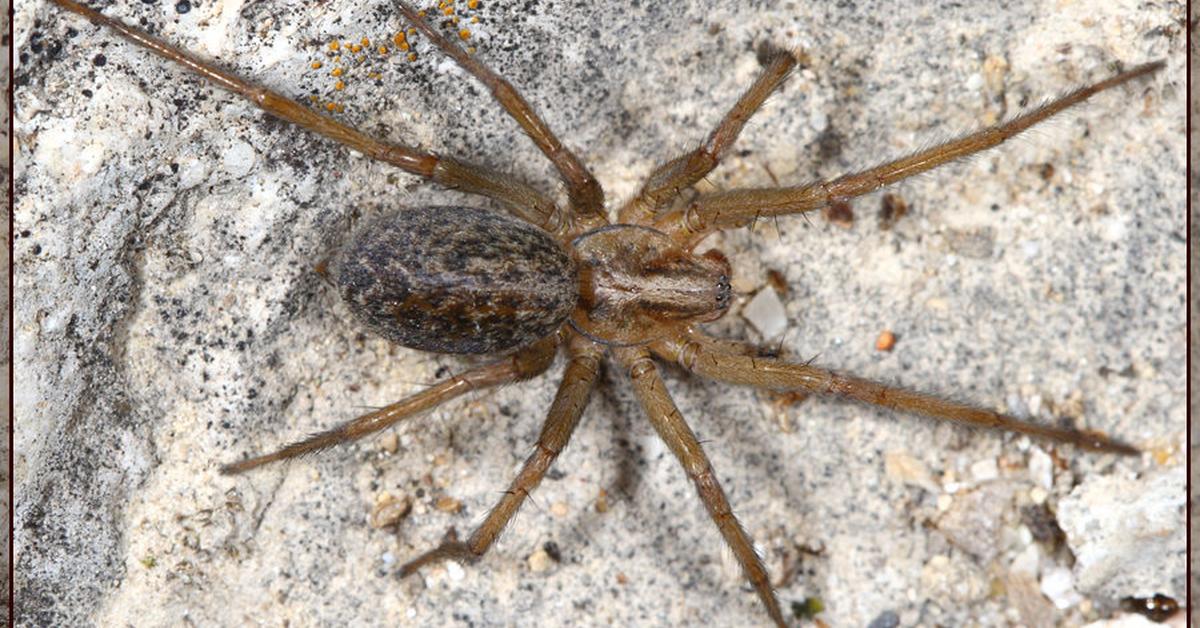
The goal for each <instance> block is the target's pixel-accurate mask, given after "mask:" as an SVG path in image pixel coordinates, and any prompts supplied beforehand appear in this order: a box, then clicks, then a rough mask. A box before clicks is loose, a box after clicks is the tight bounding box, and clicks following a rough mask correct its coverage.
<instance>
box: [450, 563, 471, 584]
mask: <svg viewBox="0 0 1200 628" xmlns="http://www.w3.org/2000/svg"><path fill="white" fill-rule="evenodd" d="M466 575H467V572H466V571H464V570H463V568H462V565H460V564H458V563H456V562H454V561H450V562H448V563H446V576H447V577H449V578H450V581H451V582H462V579H463V578H465V577H466Z"/></svg>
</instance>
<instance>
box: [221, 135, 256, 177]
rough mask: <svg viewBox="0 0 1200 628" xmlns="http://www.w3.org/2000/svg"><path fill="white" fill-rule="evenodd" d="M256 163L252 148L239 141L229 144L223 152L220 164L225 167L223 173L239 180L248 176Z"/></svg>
mask: <svg viewBox="0 0 1200 628" xmlns="http://www.w3.org/2000/svg"><path fill="white" fill-rule="evenodd" d="M257 161H258V153H256V152H254V147H253V146H251V145H249V144H247V143H246V142H243V141H241V140H233V141H232V142H230V143H229V146H228V147H226V149H225V152H224V153H223V154H222V155H221V162H222V164H223V165H224V166H225V172H228V173H229V175H230V176H232V177H234V178H235V179H240V178H242V177H244V176H246V175H248V174H250V171H251V170H252V169H253V168H254V164H255V162H257Z"/></svg>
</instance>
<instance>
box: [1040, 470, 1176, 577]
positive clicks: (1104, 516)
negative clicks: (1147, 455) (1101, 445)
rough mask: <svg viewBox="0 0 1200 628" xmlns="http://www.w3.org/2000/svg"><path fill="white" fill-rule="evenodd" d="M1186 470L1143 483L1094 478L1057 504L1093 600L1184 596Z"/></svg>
mask: <svg viewBox="0 0 1200 628" xmlns="http://www.w3.org/2000/svg"><path fill="white" fill-rule="evenodd" d="M1186 501H1187V491H1186V490H1185V488H1184V467H1183V466H1182V465H1179V466H1175V467H1172V468H1169V469H1162V470H1157V471H1152V472H1149V473H1146V474H1144V475H1142V476H1141V477H1138V478H1126V477H1114V476H1105V477H1093V478H1089V479H1087V480H1085V481H1084V482H1083V483H1082V484H1080V485H1079V486H1077V487H1075V490H1073V491H1071V494H1070V495H1068V496H1067V497H1066V498H1064V499H1063V500H1062V501H1061V502H1059V505H1058V523H1059V525H1060V526H1062V529H1063V532H1065V533H1066V535H1067V545H1068V546H1069V547H1070V548H1071V551H1072V552H1074V554H1075V558H1076V561H1075V578H1076V581H1077V582H1076V587H1077V588H1078V589H1079V591H1080V592H1082V593H1084V594H1086V595H1089V596H1101V597H1105V598H1108V599H1110V600H1117V599H1120V598H1123V597H1127V596H1140V597H1145V596H1150V595H1153V594H1155V593H1163V594H1165V595H1169V596H1171V597H1174V598H1176V599H1181V598H1182V597H1183V594H1184V576H1183V574H1184V573H1186V569H1185V557H1186V555H1187V542H1186V526H1185V521H1186V517H1185V516H1184V507H1185V505H1186Z"/></svg>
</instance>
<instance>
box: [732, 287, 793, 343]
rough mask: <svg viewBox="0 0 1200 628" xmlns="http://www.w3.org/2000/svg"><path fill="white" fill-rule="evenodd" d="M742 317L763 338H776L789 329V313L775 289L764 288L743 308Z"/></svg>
mask: <svg viewBox="0 0 1200 628" xmlns="http://www.w3.org/2000/svg"><path fill="white" fill-rule="evenodd" d="M742 317H743V318H745V319H746V320H747V321H749V322H750V324H751V325H753V326H754V328H755V329H757V330H758V333H760V334H762V336H763V338H775V337H776V336H779V335H780V334H782V333H783V332H784V330H786V329H787V311H786V310H784V309H783V302H782V301H780V300H779V295H778V294H776V293H775V290H774V289H773V288H763V289H762V290H759V291H758V294H756V295H754V298H753V299H750V302H749V303H747V304H746V306H745V307H743V308H742Z"/></svg>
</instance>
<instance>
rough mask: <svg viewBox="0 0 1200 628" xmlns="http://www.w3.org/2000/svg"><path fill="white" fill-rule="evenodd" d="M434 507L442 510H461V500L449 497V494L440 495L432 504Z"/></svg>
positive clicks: (452, 511)
mask: <svg viewBox="0 0 1200 628" xmlns="http://www.w3.org/2000/svg"><path fill="white" fill-rule="evenodd" d="M434 508H437V509H438V510H440V511H442V512H449V513H456V512H458V511H460V510H462V502H460V501H458V500H457V499H454V498H453V497H450V496H449V495H442V496H441V497H439V498H438V499H437V503H435V504H434Z"/></svg>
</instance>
